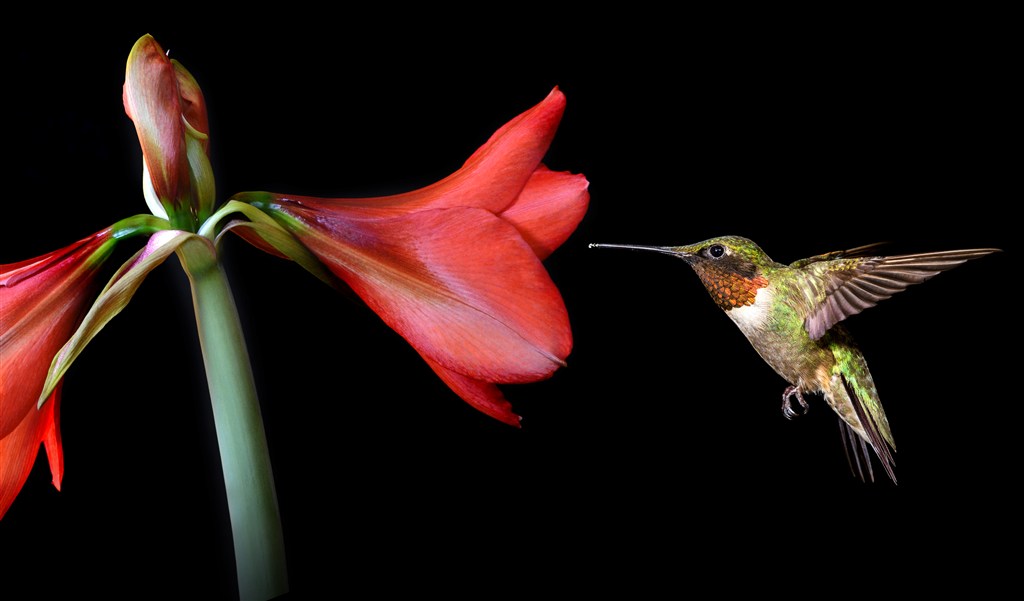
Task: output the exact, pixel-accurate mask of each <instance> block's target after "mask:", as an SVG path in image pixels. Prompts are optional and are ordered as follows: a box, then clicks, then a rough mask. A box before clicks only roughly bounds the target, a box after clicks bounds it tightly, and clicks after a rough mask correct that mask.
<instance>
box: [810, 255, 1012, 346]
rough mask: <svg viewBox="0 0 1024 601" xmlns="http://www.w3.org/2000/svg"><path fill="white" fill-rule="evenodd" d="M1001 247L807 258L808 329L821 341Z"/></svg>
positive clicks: (812, 337)
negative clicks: (913, 289)
mask: <svg viewBox="0 0 1024 601" xmlns="http://www.w3.org/2000/svg"><path fill="white" fill-rule="evenodd" d="M998 250H999V249H995V248H974V249H967V250H950V251H942V252H934V253H921V254H914V255H899V256H894V257H864V258H839V259H830V260H820V261H808V260H807V259H805V260H804V261H808V262H806V263H804V265H806V269H805V270H804V274H805V277H804V282H803V283H804V284H805V285H806V289H805V290H804V294H803V295H802V298H801V301H800V302H801V304H802V306H801V307H800V309H801V310H802V313H803V315H804V328H805V329H806V330H807V333H808V335H810V337H811V339H812V340H817V339H819V338H821V337H822V335H824V334H825V332H827V331H828V329H829V328H831V327H832V326H834V325H835V324H837V323H839V322H840V321H842V320H844V319H846V318H847V317H849V316H851V315H856V314H857V313H860V312H861V311H863V310H864V309H867V308H868V307H874V306H875V305H877V304H878V303H879V302H880V301H883V300H885V299H887V298H889V297H890V296H892V295H894V294H896V293H897V292H902V291H903V290H906V289H907V288H908V287H909V286H912V285H914V284H920V283H921V282H924V281H926V280H928V279H930V278H932V277H933V276H935V275H937V274H939V273H941V272H943V271H946V270H947V269H952V268H954V267H956V266H957V265H960V264H961V263H964V262H966V261H969V260H970V259H977V258H978V257H983V256H985V255H988V254H991V253H994V252H997V251H998ZM797 263H800V261H798V262H797Z"/></svg>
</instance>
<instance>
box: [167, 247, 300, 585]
mask: <svg viewBox="0 0 1024 601" xmlns="http://www.w3.org/2000/svg"><path fill="white" fill-rule="evenodd" d="M178 255H179V257H181V260H182V265H183V266H184V267H185V271H186V272H187V273H188V277H189V281H191V283H192V302H193V305H194V306H195V311H196V323H197V325H198V328H199V341H200V344H201V345H202V349H203V361H204V362H205V365H206V379H207V382H208V383H209V387H210V399H211V402H212V404H213V418H214V423H215V425H216V427H217V443H218V445H219V447H220V457H221V465H222V466H223V469H224V484H225V487H226V489H227V497H228V510H229V511H230V514H231V532H232V536H233V538H234V546H235V566H236V568H237V571H238V592H239V596H240V598H241V599H243V600H247V599H254V600H257V601H264V600H266V599H270V598H272V597H275V596H278V595H281V594H284V593H285V592H287V591H288V577H287V572H286V567H285V554H284V536H283V534H282V531H281V520H280V515H279V513H278V507H277V493H276V492H275V490H274V476H273V473H272V471H271V468H270V454H269V452H268V450H267V440H266V435H265V434H264V431H263V418H262V417H261V415H260V406H259V401H258V399H257V397H256V386H255V383H254V381H253V376H252V367H251V366H250V364H249V355H248V352H247V351H246V348H245V339H244V337H243V335H242V328H241V324H240V322H239V320H238V311H237V309H236V308H235V301H234V298H233V297H232V295H231V288H230V287H229V285H228V281H227V276H226V275H225V273H224V270H223V268H222V267H221V265H220V263H219V262H218V261H217V259H216V256H215V251H214V250H213V248H212V245H202V244H186V245H184V246H183V247H182V248H181V249H179V253H178Z"/></svg>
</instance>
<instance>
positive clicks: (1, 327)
mask: <svg viewBox="0 0 1024 601" xmlns="http://www.w3.org/2000/svg"><path fill="white" fill-rule="evenodd" d="M110 239H111V230H110V229H107V230H104V231H102V232H99V233H97V234H94V235H92V236H89V237H88V238H85V239H83V240H80V241H78V242H76V243H74V244H72V245H71V246H68V247H66V248H63V249H61V250H58V251H55V252H52V253H49V254H46V255H43V256H41V257H37V258H35V259H30V260H28V261H22V262H20V263H13V264H10V265H0V518H3V516H4V513H6V512H7V508H8V507H10V505H11V503H12V502H13V501H14V497H15V496H17V494H18V491H19V490H21V487H22V485H24V484H25V480H26V479H27V478H28V474H29V472H30V471H31V470H32V465H33V463H34V462H35V459H36V455H37V454H38V452H39V443H40V442H42V443H43V444H44V445H45V447H46V454H47V456H48V457H49V460H50V472H51V473H52V475H53V485H54V486H56V487H57V489H58V490H59V489H60V481H61V477H62V475H63V473H64V458H63V451H62V450H61V442H60V430H59V428H58V424H57V420H58V412H59V401H60V399H59V396H60V389H59V387H58V388H57V389H55V390H54V392H53V393H52V395H51V396H50V397H49V399H48V401H47V402H46V404H44V405H43V407H42V409H36V402H37V401H38V400H39V395H40V392H41V391H42V388H43V382H44V380H45V379H46V373H47V371H48V370H49V368H50V362H51V361H52V359H53V357H54V354H56V353H57V351H58V350H59V349H60V348H61V347H62V346H63V345H64V343H65V342H67V341H68V339H69V338H70V337H71V335H72V334H73V333H74V331H75V328H76V327H77V326H78V324H79V322H80V321H81V319H82V316H83V314H84V313H85V310H86V309H87V308H88V306H89V303H90V301H91V300H92V295H91V294H90V292H92V288H93V284H94V282H95V278H94V276H95V275H96V274H97V273H98V269H97V268H98V266H99V263H100V262H101V261H102V258H103V257H105V256H106V252H104V249H105V247H104V244H105V243H106V242H108V241H109V240H110Z"/></svg>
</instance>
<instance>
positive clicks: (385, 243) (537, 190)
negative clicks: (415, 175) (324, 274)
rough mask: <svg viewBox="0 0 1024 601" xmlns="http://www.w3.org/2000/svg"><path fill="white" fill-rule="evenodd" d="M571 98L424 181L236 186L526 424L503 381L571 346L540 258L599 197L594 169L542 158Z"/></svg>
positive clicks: (469, 387)
mask: <svg viewBox="0 0 1024 601" xmlns="http://www.w3.org/2000/svg"><path fill="white" fill-rule="evenodd" d="M564 109H565V96H564V95H563V94H562V92H561V91H559V90H558V89H557V88H556V89H554V90H553V91H552V92H551V93H550V94H549V95H548V97H547V98H545V99H544V100H543V101H542V102H541V103H539V104H538V105H536V106H534V107H533V108H532V109H530V110H528V111H526V112H525V113H523V114H521V115H519V116H518V117H516V118H515V119H513V120H512V121H510V122H509V123H507V124H506V125H504V126H503V127H502V128H501V129H499V130H498V131H497V132H495V134H494V135H493V136H491V138H490V139H489V140H488V141H487V142H486V143H485V144H484V145H483V146H482V147H481V148H480V149H478V150H477V151H476V152H475V153H474V154H473V155H472V156H471V157H470V158H469V159H468V160H467V161H466V163H465V164H464V165H463V166H462V168H461V169H459V170H458V171H456V172H455V173H453V174H452V175H450V176H448V177H447V178H445V179H443V180H441V181H439V182H437V183H435V184H432V185H430V186H427V187H425V188H422V189H419V190H415V191H411V192H407V193H404V194H398V195H394V196H385V197H376V198H361V199H348V198H330V199H324V198H310V197H300V196H290V195H284V194H273V193H267V192H249V193H244V194H240V195H238V196H236V197H235V199H236V200H240V201H242V202H247V203H250V204H252V205H254V206H256V207H258V208H261V209H263V210H264V211H265V212H267V213H269V214H270V215H272V216H273V217H274V218H275V219H277V220H278V222H279V223H281V224H282V225H284V226H285V227H286V228H288V229H289V230H290V231H291V232H292V234H293V235H295V237H297V238H298V240H299V241H301V242H302V244H304V245H305V246H306V247H307V248H308V249H309V250H310V251H312V253H313V254H314V255H316V257H318V258H319V259H320V261H322V262H323V263H324V264H325V265H326V266H327V267H328V268H329V269H330V271H331V272H333V273H334V275H336V276H337V277H339V278H340V279H342V280H344V281H345V282H346V283H347V284H348V285H349V286H350V287H351V288H352V289H353V290H354V291H355V292H356V293H357V294H358V295H359V296H360V297H361V298H362V299H363V300H364V301H365V302H366V303H367V305H369V306H370V308H372V309H373V310H374V311H375V312H376V313H377V314H378V315H380V317H381V318H382V319H383V320H384V321H385V322H386V323H387V324H388V325H389V326H391V327H392V328H393V329H394V330H395V331H397V332H398V333H399V334H401V335H402V336H403V337H404V338H405V339H406V340H407V341H409V343H410V344H412V346H413V347H414V348H415V349H416V350H417V351H418V352H419V353H420V355H421V356H422V357H423V358H424V359H425V360H426V361H427V363H428V364H429V365H430V367H431V368H432V369H433V370H434V371H435V372H436V373H437V374H438V375H439V376H440V377H441V379H442V380H444V381H445V383H447V384H448V386H450V387H451V388H452V390H454V391H455V392H456V393H458V394H459V396H461V397H462V398H463V399H464V400H466V401H467V402H469V403H470V404H472V405H473V406H474V407H476V408H477V409H479V410H480V411H483V412H484V413H486V414H487V415H490V416H492V417H495V418H497V419H499V420H501V421H503V422H506V423H508V424H511V425H516V426H518V425H519V417H518V416H517V415H515V414H514V413H513V412H512V410H511V406H510V405H509V403H508V401H507V400H505V398H504V396H503V395H502V394H501V392H500V391H499V390H498V387H497V386H496V384H505V383H525V382H534V381H537V380H541V379H544V378H547V377H549V376H551V375H552V374H553V373H554V371H555V370H556V369H558V368H559V367H560V366H562V365H564V364H565V358H566V357H567V356H568V354H569V352H570V350H571V349H572V333H571V331H570V328H569V319H568V315H567V314H566V310H565V305H564V304H563V302H562V297H561V295H560V294H559V291H558V288H556V287H555V284H554V283H553V282H552V281H551V278H550V277H549V275H548V273H547V271H546V270H545V269H544V266H543V265H542V264H541V259H543V258H545V257H547V256H548V255H549V254H550V253H551V252H552V251H553V250H554V249H556V248H557V247H558V246H560V245H561V244H562V243H563V242H564V241H565V240H566V239H567V238H568V237H569V235H570V234H571V233H572V232H573V231H574V230H575V229H576V226H577V225H578V224H579V222H580V220H581V219H582V217H583V214H584V213H585V212H586V209H587V204H588V202H589V194H588V192H587V185H588V184H587V180H586V179H585V178H584V177H583V176H582V175H573V174H569V173H564V172H555V171H551V170H549V169H547V168H546V167H545V166H543V165H542V164H541V159H542V158H543V156H544V154H545V153H546V152H547V149H548V146H549V145H550V144H551V140H552V138H553V137H554V134H555V130H556V129H557V127H558V123H559V121H560V120H561V117H562V113H563V111H564ZM257 231H258V230H257ZM246 237H247V238H249V239H250V240H252V237H251V236H248V235H247V236H246Z"/></svg>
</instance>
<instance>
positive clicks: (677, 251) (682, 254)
mask: <svg viewBox="0 0 1024 601" xmlns="http://www.w3.org/2000/svg"><path fill="white" fill-rule="evenodd" d="M587 248H627V249H630V250H649V251H653V252H657V253H662V254H666V255H672V256H673V257H679V258H680V259H686V258H687V257H691V256H693V255H692V253H689V252H686V251H684V250H683V249H682V247H679V246H640V245H637V244H593V243H591V244H588V245H587Z"/></svg>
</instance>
